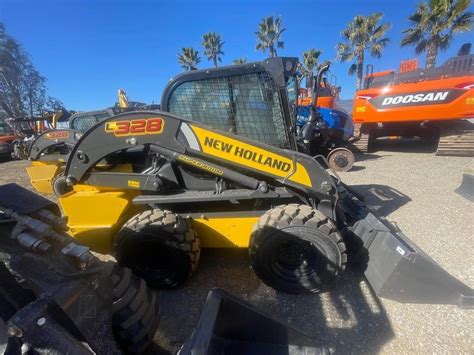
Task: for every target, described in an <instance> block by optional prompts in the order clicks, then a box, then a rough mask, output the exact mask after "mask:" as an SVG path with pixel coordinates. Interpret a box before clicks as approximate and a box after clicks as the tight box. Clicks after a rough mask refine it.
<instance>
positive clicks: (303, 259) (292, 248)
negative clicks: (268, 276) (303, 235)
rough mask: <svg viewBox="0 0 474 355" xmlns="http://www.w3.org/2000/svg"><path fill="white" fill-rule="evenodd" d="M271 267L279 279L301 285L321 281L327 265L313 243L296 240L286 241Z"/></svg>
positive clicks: (279, 249) (279, 248) (280, 247)
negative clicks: (321, 275)
mask: <svg viewBox="0 0 474 355" xmlns="http://www.w3.org/2000/svg"><path fill="white" fill-rule="evenodd" d="M271 267H272V270H273V272H274V273H275V274H276V275H277V276H278V277H279V278H281V279H284V280H286V281H287V282H292V283H298V284H301V283H302V281H303V282H308V281H309V280H313V281H314V280H319V278H320V277H319V276H320V274H321V273H322V272H323V271H324V270H326V269H327V263H326V262H325V261H324V257H322V255H321V253H320V251H319V250H318V249H317V248H316V247H315V246H314V245H313V244H312V243H309V242H305V241H301V240H296V239H295V240H287V241H284V242H283V243H282V244H281V245H280V246H279V247H278V252H277V253H275V255H274V257H273V260H272V265H271Z"/></svg>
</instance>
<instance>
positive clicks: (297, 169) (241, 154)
mask: <svg viewBox="0 0 474 355" xmlns="http://www.w3.org/2000/svg"><path fill="white" fill-rule="evenodd" d="M190 127H191V129H192V130H193V132H194V133H195V134H196V137H197V139H198V141H199V144H200V145H201V147H202V151H203V152H204V153H206V154H209V155H211V156H214V157H218V158H221V159H224V160H228V161H230V162H232V163H233V164H239V165H241V166H244V167H250V168H253V169H255V170H261V171H265V172H267V173H270V174H273V175H275V176H278V177H281V178H286V179H288V180H290V181H293V182H296V183H298V184H302V185H305V186H309V187H311V186H312V185H311V179H310V177H309V174H308V172H307V170H306V168H305V167H304V166H303V165H302V164H300V163H296V164H294V162H293V160H292V159H289V158H288V157H285V156H282V155H279V154H276V153H274V152H272V151H269V150H266V149H263V148H259V147H256V146H254V145H251V144H249V143H245V142H242V141H240V140H237V139H234V138H231V137H229V136H225V135H222V134H219V133H216V132H213V131H209V130H207V129H204V128H201V127H198V126H194V125H190Z"/></svg>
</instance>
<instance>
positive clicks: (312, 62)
mask: <svg viewBox="0 0 474 355" xmlns="http://www.w3.org/2000/svg"><path fill="white" fill-rule="evenodd" d="M322 53H323V52H322V51H320V50H316V49H314V48H311V49H310V50H309V51H306V52H303V63H304V71H305V76H306V87H307V88H311V89H312V88H313V76H314V72H313V71H314V68H316V67H317V65H318V59H319V56H320V55H321V54H322Z"/></svg>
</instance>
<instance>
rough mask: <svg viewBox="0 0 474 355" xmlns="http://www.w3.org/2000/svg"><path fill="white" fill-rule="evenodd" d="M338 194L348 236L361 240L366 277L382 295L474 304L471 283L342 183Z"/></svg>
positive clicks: (407, 300) (360, 254)
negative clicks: (428, 253)
mask: <svg viewBox="0 0 474 355" xmlns="http://www.w3.org/2000/svg"><path fill="white" fill-rule="evenodd" d="M339 196H340V200H339V204H340V206H341V207H342V209H343V211H344V213H345V217H346V223H347V224H346V227H345V229H346V231H345V232H346V236H347V237H348V238H349V239H350V238H354V237H356V238H357V239H358V240H360V242H362V246H360V249H359V251H358V253H357V257H358V258H365V260H364V262H365V263H366V269H365V277H366V278H367V281H368V282H369V283H370V285H371V286H372V288H373V289H374V291H375V293H376V294H377V295H378V296H379V297H383V298H388V299H392V300H395V301H398V302H404V303H426V304H453V305H457V306H459V307H461V308H472V307H474V292H473V290H472V289H471V288H470V287H469V286H467V285H465V284H464V283H462V282H461V281H459V280H458V279H456V278H455V277H454V276H452V275H451V274H449V273H448V272H447V271H446V270H444V269H443V268H442V267H441V266H440V265H438V264H437V263H436V262H435V261H434V260H433V259H431V258H430V257H429V256H428V255H427V254H426V253H425V252H423V250H421V249H420V248H419V247H418V246H416V245H415V244H414V243H413V242H411V241H410V239H408V237H406V236H405V235H404V234H403V233H402V232H400V231H399V230H398V229H397V228H395V227H394V226H392V225H391V224H390V223H388V222H387V221H386V220H384V219H382V218H379V217H377V216H376V215H375V214H374V213H373V212H372V211H370V210H369V209H368V208H367V207H366V206H365V205H363V204H362V203H361V202H360V201H359V200H358V199H357V198H356V197H355V196H354V195H353V194H351V193H350V192H349V191H348V190H347V189H345V188H344V187H342V186H341V187H340V189H339Z"/></svg>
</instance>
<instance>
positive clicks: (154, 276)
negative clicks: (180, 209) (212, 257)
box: [115, 209, 201, 289]
mask: <svg viewBox="0 0 474 355" xmlns="http://www.w3.org/2000/svg"><path fill="white" fill-rule="evenodd" d="M115 250H116V253H117V260H118V261H119V263H120V264H121V265H123V266H127V267H129V268H130V269H132V270H133V272H134V273H135V274H136V275H138V276H140V277H142V278H144V279H145V280H146V282H147V284H148V286H150V287H151V288H155V289H169V288H173V287H176V286H179V285H181V284H182V283H183V282H184V281H186V279H187V278H188V277H189V276H191V274H192V273H193V272H194V270H195V269H196V267H197V264H198V262H199V256H200V254H201V245H200V241H199V239H198V237H197V236H196V234H195V232H194V230H193V229H191V227H190V225H189V223H188V221H186V220H185V219H183V218H181V217H180V216H178V215H177V214H175V213H173V212H171V211H166V210H160V209H153V210H147V211H144V212H142V213H140V214H138V215H136V216H135V217H133V218H131V219H130V220H129V221H128V222H127V223H125V225H124V226H123V227H122V229H121V230H120V232H119V233H118V235H117V237H116V238H115Z"/></svg>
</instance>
